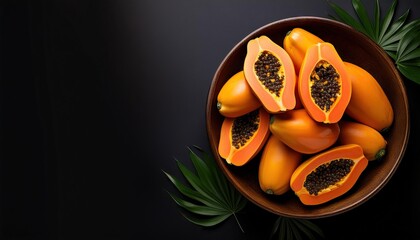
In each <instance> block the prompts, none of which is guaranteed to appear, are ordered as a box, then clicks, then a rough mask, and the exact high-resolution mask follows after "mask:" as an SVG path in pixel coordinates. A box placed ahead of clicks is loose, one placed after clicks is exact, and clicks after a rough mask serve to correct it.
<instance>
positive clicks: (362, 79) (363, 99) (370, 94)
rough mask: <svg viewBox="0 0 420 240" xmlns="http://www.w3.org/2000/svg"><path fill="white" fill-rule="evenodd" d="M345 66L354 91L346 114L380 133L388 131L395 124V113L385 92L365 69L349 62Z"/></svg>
mask: <svg viewBox="0 0 420 240" xmlns="http://www.w3.org/2000/svg"><path fill="white" fill-rule="evenodd" d="M344 64H345V67H346V69H347V73H348V75H349V79H350V82H351V85H352V89H353V91H352V96H351V99H350V102H349V104H348V106H347V108H346V111H345V113H346V114H347V115H348V116H350V117H351V118H353V119H354V120H356V121H357V122H361V123H363V124H366V125H368V126H370V127H372V128H374V129H376V130H377V131H379V132H384V131H386V130H387V129H388V128H390V127H391V125H392V123H393V120H394V111H393V108H392V105H391V103H390V101H389V99H388V97H387V95H386V94H385V92H384V90H383V89H382V87H381V86H380V84H379V83H378V81H377V80H376V79H375V77H374V76H372V74H370V73H369V72H368V71H366V70H365V69H363V68H361V67H360V66H358V65H356V64H353V63H349V62H345V63H344Z"/></svg>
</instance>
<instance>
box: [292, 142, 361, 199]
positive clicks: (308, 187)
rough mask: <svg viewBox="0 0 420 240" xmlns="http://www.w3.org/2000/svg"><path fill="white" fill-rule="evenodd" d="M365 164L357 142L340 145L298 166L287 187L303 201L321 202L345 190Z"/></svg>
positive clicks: (346, 190) (351, 185)
mask: <svg viewBox="0 0 420 240" xmlns="http://www.w3.org/2000/svg"><path fill="white" fill-rule="evenodd" d="M367 165H368V160H367V159H366V157H365V156H364V155H363V149H362V148H361V147H360V146H359V145H357V144H347V145H341V146H338V147H335V148H331V149H329V150H326V151H324V152H322V153H319V154H317V155H315V156H313V157H311V158H310V159H308V160H306V161H304V162H303V163H302V164H301V165H299V166H298V167H297V168H296V170H295V171H294V172H293V174H292V177H291V178H290V187H291V189H292V190H293V191H294V192H295V194H296V195H297V196H298V197H299V199H300V201H301V202H302V203H303V204H305V205H318V204H322V203H325V202H328V201H331V200H333V199H335V198H337V197H339V196H342V195H343V194H345V193H346V192H348V191H349V190H350V189H351V188H352V187H353V186H354V185H355V183H356V181H357V179H358V178H359V177H360V175H361V174H362V172H363V171H364V170H365V169H366V167H367Z"/></svg>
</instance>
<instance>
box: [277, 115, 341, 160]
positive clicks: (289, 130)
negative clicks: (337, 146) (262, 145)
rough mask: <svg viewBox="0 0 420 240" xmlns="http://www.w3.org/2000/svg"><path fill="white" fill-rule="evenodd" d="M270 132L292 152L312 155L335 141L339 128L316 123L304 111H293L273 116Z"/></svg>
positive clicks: (334, 125) (334, 124)
mask: <svg viewBox="0 0 420 240" xmlns="http://www.w3.org/2000/svg"><path fill="white" fill-rule="evenodd" d="M270 131H271V133H272V134H273V135H274V136H276V137H277V138H278V139H279V140H281V141H283V142H284V143H285V144H286V145H287V146H289V147H290V148H292V149H293V150H295V151H297V152H300V153H303V154H314V153H317V152H320V151H322V150H324V149H326V148H328V147H330V146H332V145H333V144H334V143H335V142H336V141H337V139H338V136H339V134H340V127H339V125H338V124H337V123H333V124H324V123H319V122H316V121H314V120H313V119H312V118H311V117H310V116H309V115H308V113H307V112H306V110H305V109H294V110H290V111H287V112H285V113H281V114H274V115H273V116H272V117H271V121H270Z"/></svg>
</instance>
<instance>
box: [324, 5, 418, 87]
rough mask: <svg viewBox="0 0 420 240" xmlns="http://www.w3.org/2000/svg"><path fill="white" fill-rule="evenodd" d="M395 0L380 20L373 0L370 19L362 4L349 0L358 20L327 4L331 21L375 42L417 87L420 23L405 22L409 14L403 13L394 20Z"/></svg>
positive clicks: (407, 12) (338, 7) (377, 7)
mask: <svg viewBox="0 0 420 240" xmlns="http://www.w3.org/2000/svg"><path fill="white" fill-rule="evenodd" d="M397 3H398V1H397V0H394V1H393V2H392V5H391V6H390V7H389V8H388V10H387V12H386V14H385V16H384V17H383V18H382V17H381V7H380V4H379V0H376V4H375V8H374V13H373V19H371V17H370V16H369V14H368V12H367V10H366V8H365V6H364V5H363V3H362V1H361V0H352V7H353V10H354V13H355V15H356V16H357V18H354V17H353V16H352V15H351V14H350V13H348V12H347V11H346V10H344V9H343V8H342V7H340V6H338V5H337V4H335V3H333V2H330V1H328V4H329V5H330V7H331V9H332V10H333V11H334V13H335V14H336V16H332V18H334V19H336V20H338V21H341V22H343V23H345V24H347V25H349V26H351V27H353V28H355V29H356V30H358V31H360V32H361V33H363V34H365V35H366V36H368V37H369V38H370V39H372V40H373V41H375V42H376V43H377V44H378V45H379V46H381V47H382V49H383V50H384V51H385V52H386V53H387V54H388V55H389V56H390V57H391V58H392V59H393V60H394V62H395V65H396V67H397V69H398V70H399V71H400V73H401V74H402V75H404V76H405V77H406V78H407V79H409V80H412V81H414V82H416V83H418V84H420V76H419V74H416V72H417V73H418V71H419V70H420V64H419V56H418V51H416V49H417V48H419V45H420V44H419V42H420V41H419V37H418V35H419V34H418V32H419V30H420V19H416V20H413V21H411V22H407V19H408V16H409V12H410V10H409V9H408V10H407V11H405V12H404V14H402V15H401V16H400V17H399V18H397V19H396V20H395V19H394V18H395V10H396V7H397Z"/></svg>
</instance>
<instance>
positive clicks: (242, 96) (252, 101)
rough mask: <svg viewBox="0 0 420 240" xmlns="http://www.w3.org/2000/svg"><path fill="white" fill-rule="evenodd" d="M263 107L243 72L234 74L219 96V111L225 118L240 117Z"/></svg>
mask: <svg viewBox="0 0 420 240" xmlns="http://www.w3.org/2000/svg"><path fill="white" fill-rule="evenodd" d="M259 107H261V102H260V100H259V99H258V98H257V97H256V96H255V95H254V93H253V92H252V89H251V87H250V86H249V85H248V82H247V81H246V79H245V75H244V72H243V71H240V72H238V73H236V74H234V75H233V76H232V77H231V78H230V79H228V80H227V82H226V83H225V84H224V85H223V87H222V88H221V89H220V92H219V94H218V95H217V109H218V110H219V112H220V114H222V115H223V116H225V117H233V118H234V117H239V116H242V115H245V114H247V113H249V112H252V111H254V110H255V109H257V108H259Z"/></svg>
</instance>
